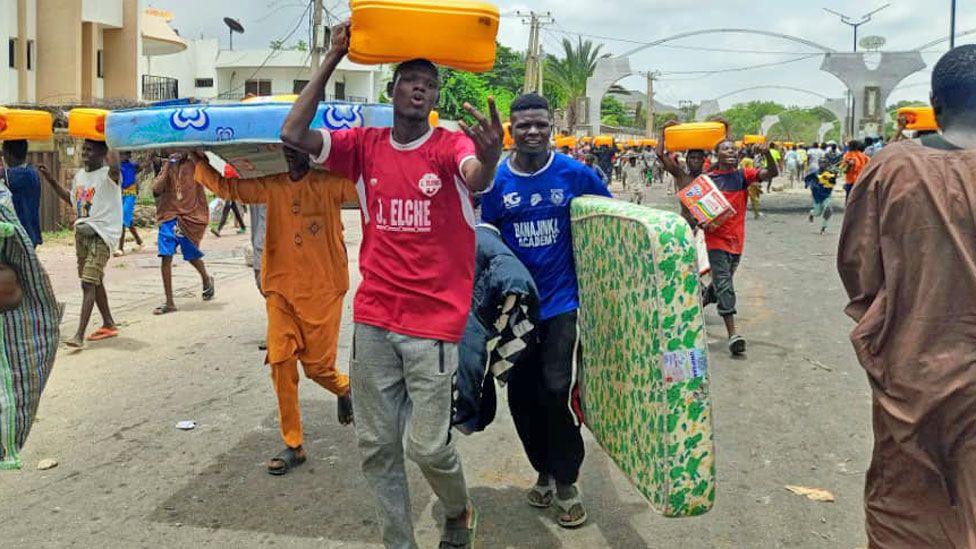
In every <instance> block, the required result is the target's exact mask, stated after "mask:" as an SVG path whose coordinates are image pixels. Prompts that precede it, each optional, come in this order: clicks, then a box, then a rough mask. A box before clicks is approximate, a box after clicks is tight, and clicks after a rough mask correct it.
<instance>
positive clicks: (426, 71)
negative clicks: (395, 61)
mask: <svg viewBox="0 0 976 549" xmlns="http://www.w3.org/2000/svg"><path fill="white" fill-rule="evenodd" d="M386 91H387V94H388V95H389V96H390V100H391V101H392V102H393V113H394V114H395V115H396V116H402V117H405V118H407V119H410V120H427V119H428V117H429V116H430V111H432V110H434V106H435V105H437V101H438V100H439V99H440V95H441V78H440V72H439V71H438V70H437V67H436V66H435V65H434V64H433V63H431V62H430V61H428V60H426V59H413V60H410V61H404V62H403V63H400V64H399V65H397V68H396V70H394V71H393V81H392V82H390V83H389V84H388V85H387V89H386Z"/></svg>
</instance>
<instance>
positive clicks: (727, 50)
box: [553, 23, 822, 55]
mask: <svg viewBox="0 0 976 549" xmlns="http://www.w3.org/2000/svg"><path fill="white" fill-rule="evenodd" d="M556 26H557V27H559V29H560V30H554V31H553V32H558V33H561V34H566V35H570V36H581V37H583V38H596V39H597V40H608V41H611V42H622V43H625V44H634V45H638V46H650V45H652V44H653V42H645V41H643V40H633V39H630V38H615V37H612V36H601V35H598V34H588V33H582V32H575V31H571V30H568V29H566V28H565V27H561V26H560V25H559V24H558V23H557V24H556ZM654 47H656V48H667V49H676V50H692V51H708V52H717V53H754V54H763V55H804V54H807V55H809V54H810V52H809V51H797V50H792V51H786V50H782V51H771V50H748V49H734V48H709V47H705V46H682V45H680V44H657V45H655V46H654ZM817 55H822V54H817Z"/></svg>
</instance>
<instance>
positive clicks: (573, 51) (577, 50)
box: [545, 38, 610, 131]
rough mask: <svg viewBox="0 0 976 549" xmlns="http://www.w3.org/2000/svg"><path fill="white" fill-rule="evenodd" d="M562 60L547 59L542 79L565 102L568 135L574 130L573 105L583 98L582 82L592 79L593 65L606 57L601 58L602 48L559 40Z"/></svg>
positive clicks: (560, 58)
mask: <svg viewBox="0 0 976 549" xmlns="http://www.w3.org/2000/svg"><path fill="white" fill-rule="evenodd" d="M562 46H563V56H562V57H556V56H554V55H552V54H549V55H547V60H546V65H545V71H546V78H547V79H548V80H549V81H550V82H552V83H553V85H555V86H556V87H557V88H559V90H560V91H561V92H562V93H561V94H560V95H562V97H563V98H564V99H565V101H566V105H565V106H566V122H567V123H568V125H569V129H570V131H572V130H574V129H575V128H576V120H577V112H576V107H577V101H578V100H579V98H581V97H585V96H586V79H587V78H589V77H590V76H592V75H593V71H594V69H596V62H597V60H598V59H600V58H602V57H609V56H610V54H601V53H600V50H601V49H603V44H595V45H594V44H593V42H591V41H589V40H583V39H582V38H577V41H576V44H573V43H572V42H570V40H569V39H568V38H563V41H562Z"/></svg>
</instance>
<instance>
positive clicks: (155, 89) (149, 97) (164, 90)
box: [142, 74, 180, 101]
mask: <svg viewBox="0 0 976 549" xmlns="http://www.w3.org/2000/svg"><path fill="white" fill-rule="evenodd" d="M179 96H180V81H179V80H177V79H175V78H169V77H167V76H152V75H149V74H144V75H142V98H143V100H145V101H165V100H168V99H176V98H178V97H179Z"/></svg>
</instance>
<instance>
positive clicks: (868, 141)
mask: <svg viewBox="0 0 976 549" xmlns="http://www.w3.org/2000/svg"><path fill="white" fill-rule="evenodd" d="M871 145H874V138H873V137H865V138H864V148H865V149H866V148H868V147H870V146H871Z"/></svg>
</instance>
